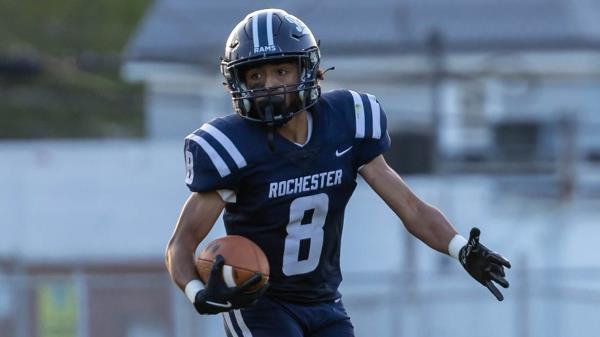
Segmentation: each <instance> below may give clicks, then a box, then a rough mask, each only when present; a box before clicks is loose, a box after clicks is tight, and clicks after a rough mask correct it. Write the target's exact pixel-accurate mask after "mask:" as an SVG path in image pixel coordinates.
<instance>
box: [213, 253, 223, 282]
mask: <svg viewBox="0 0 600 337" xmlns="http://www.w3.org/2000/svg"><path fill="white" fill-rule="evenodd" d="M224 264H225V259H224V258H223V256H222V255H217V256H215V261H213V266H212V269H211V270H210V274H211V276H214V277H217V276H219V274H220V273H221V270H223V265H224Z"/></svg>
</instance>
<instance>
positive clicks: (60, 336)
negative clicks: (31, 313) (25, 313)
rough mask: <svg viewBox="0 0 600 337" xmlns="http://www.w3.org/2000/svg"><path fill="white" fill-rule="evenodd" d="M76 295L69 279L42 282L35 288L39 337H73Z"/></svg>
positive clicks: (74, 333) (75, 321) (75, 318)
mask: <svg viewBox="0 0 600 337" xmlns="http://www.w3.org/2000/svg"><path fill="white" fill-rule="evenodd" d="M76 297H77V295H76V292H75V286H73V283H72V282H69V281H52V282H43V283H41V284H40V285H39V286H38V289H37V303H38V332H39V336H40V337H75V335H76V333H77V332H76V328H77V326H76V324H77V298H76Z"/></svg>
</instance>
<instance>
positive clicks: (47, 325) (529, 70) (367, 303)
mask: <svg viewBox="0 0 600 337" xmlns="http://www.w3.org/2000/svg"><path fill="white" fill-rule="evenodd" d="M265 7H278V8H283V9H286V10H288V11H289V12H290V13H293V14H295V15H296V16H298V17H299V18H301V19H302V20H303V21H304V22H305V23H306V24H307V25H308V26H309V27H310V28H311V30H312V32H313V33H314V34H315V36H316V37H317V38H319V39H320V40H321V47H322V54H323V59H322V65H323V67H324V68H326V67H330V66H335V67H336V70H335V71H331V72H328V73H327V76H326V80H325V81H324V82H323V83H322V86H323V88H324V90H328V89H333V88H340V87H342V88H351V89H353V90H359V91H364V92H369V93H372V94H374V95H376V96H377V97H378V99H379V100H380V102H381V103H382V105H383V107H384V109H385V110H386V113H387V115H388V120H389V125H390V127H389V129H390V133H391V135H392V149H391V150H390V151H389V153H388V154H387V155H386V158H387V159H388V161H389V162H390V163H391V164H392V165H393V166H394V167H395V168H396V169H397V170H398V171H399V172H400V173H401V174H402V175H403V177H404V178H405V179H406V180H407V182H408V183H409V185H410V186H411V187H412V188H413V189H414V190H415V191H416V192H417V194H419V195H420V196H421V197H422V198H423V199H425V200H427V201H428V202H430V203H432V204H434V205H436V206H438V207H439V208H440V209H442V210H443V211H444V213H445V214H446V215H447V216H448V218H449V219H450V220H451V221H452V222H453V223H454V225H455V226H456V227H457V228H458V229H459V230H460V231H461V232H462V233H463V235H466V234H467V233H468V231H469V229H470V228H471V227H472V226H475V225H476V226H479V227H480V228H482V230H483V237H482V241H483V242H484V243H485V244H486V245H487V246H489V247H493V248H494V249H497V250H498V251H499V252H501V253H502V254H504V255H506V256H507V257H509V258H510V259H511V261H512V262H513V266H514V268H513V270H511V271H510V272H509V277H508V279H509V281H510V282H511V288H510V289H508V290H506V291H504V293H505V297H506V300H505V301H504V302H502V303H497V302H496V301H495V300H494V299H493V297H492V296H491V295H490V294H489V293H488V292H487V290H486V289H485V288H483V287H481V286H479V285H478V284H476V283H474V281H473V280H471V279H470V277H469V276H468V275H467V274H466V273H465V272H464V271H463V270H462V268H461V267H460V265H459V264H458V263H456V262H455V261H453V260H452V259H450V258H448V257H446V256H443V255H441V254H437V253H435V252H433V251H431V250H430V249H428V248H426V247H424V245H423V244H421V243H420V242H417V241H415V240H414V239H413V238H411V237H409V236H408V235H407V234H406V232H405V231H404V230H403V229H402V226H401V225H400V222H399V220H397V218H396V217H395V216H394V215H393V213H392V212H391V211H390V210H389V209H388V208H387V207H386V206H385V204H383V203H382V202H381V200H380V199H379V198H378V197H377V196H376V195H375V194H374V193H373V192H372V191H371V190H370V189H369V188H368V187H367V186H366V185H365V184H364V183H363V182H362V181H359V186H358V188H357V191H356V192H355V195H354V197H353V199H352V200H351V202H350V205H349V206H348V209H347V216H346V226H345V233H344V239H343V240H344V244H343V246H344V249H343V253H342V267H343V270H344V273H345V279H344V282H343V284H342V292H343V293H344V295H345V297H344V301H345V303H346V305H347V307H348V310H349V313H350V315H351V316H352V318H353V321H354V325H355V327H356V332H357V336H390V337H391V336H394V337H395V336H422V337H429V336H439V335H445V336H480V335H481V331H486V335H487V336H490V337H494V336H515V337H529V336H550V337H562V336H592V335H595V333H596V331H598V330H599V329H600V322H598V320H597V319H595V318H596V316H597V310H598V306H599V305H600V287H599V286H598V284H599V282H598V281H599V280H600V254H599V253H597V252H596V251H595V244H596V240H597V239H596V238H598V237H600V227H599V226H598V225H599V220H598V219H599V218H600V212H599V211H598V207H599V206H600V21H598V20H597V19H598V17H599V15H600V2H598V1H594V0H521V1H512V0H507V1H496V0H479V1H473V0H455V1H450V2H449V1H442V0H403V1H391V0H371V1H356V0H351V1H339V0H336V1H327V2H323V1H285V2H281V1H279V2H278V1H253V2H248V1H241V0H232V1H228V2H206V1H205V2H201V1H190V0H156V1H154V2H150V1H147V0H136V1H131V2H127V4H125V3H121V2H118V1H115V0H102V1H98V2H94V3H93V4H91V3H88V2H83V1H80V0H62V1H58V2H55V3H52V4H50V3H49V4H45V5H44V6H41V5H39V4H37V3H34V2H32V1H23V2H19V3H18V4H17V3H15V4H11V5H7V7H6V10H3V11H1V14H0V15H1V17H2V20H0V21H1V22H2V23H0V27H2V29H1V33H0V97H2V102H0V118H1V119H0V137H1V138H2V140H0V233H1V234H0V336H2V337H5V336H6V337H26V336H35V337H37V336H40V337H42V336H43V337H58V336H62V337H70V336H73V337H96V336H98V337H100V336H123V337H136V336H150V337H154V336H156V337H159V336H176V337H188V336H208V337H212V336H223V335H224V333H223V332H222V323H221V321H220V317H200V316H198V315H197V314H195V312H194V310H193V308H192V307H191V306H190V305H189V304H188V303H187V302H186V300H185V298H184V296H183V295H182V294H181V293H180V292H179V291H178V290H177V289H176V288H175V287H174V286H173V285H172V284H171V283H170V281H169V279H168V276H167V274H166V271H165V270H164V267H163V252H164V247H165V245H166V242H167V240H168V239H169V237H170V235H171V232H172V230H173V225H174V222H175V220H176V218H177V216H178V212H179V210H180V207H181V204H182V203H183V201H184V200H185V198H186V197H187V195H188V192H187V189H186V188H185V186H184V182H183V181H184V165H183V164H184V163H183V156H182V151H181V150H182V146H183V142H182V138H183V137H184V136H185V135H187V134H188V133H190V132H191V131H193V130H194V129H196V128H198V127H199V126H200V125H201V124H202V123H203V122H204V121H206V120H208V119H210V118H212V117H215V116H219V115H223V114H227V113H230V112H231V101H230V98H229V96H228V94H227V93H226V92H225V90H224V89H223V87H222V84H221V82H222V80H221V75H220V73H219V71H218V64H219V56H220V55H222V53H223V45H224V41H225V38H226V37H227V35H228V34H229V32H230V30H231V29H232V28H233V27H234V25H235V24H236V23H237V22H238V21H239V20H241V19H242V18H243V17H244V16H245V15H246V14H247V13H248V12H251V11H253V10H256V9H260V8H265ZM31 18H35V19H36V20H35V21H36V23H35V24H32V23H31V21H30V20H29V19H31ZM32 27H35V28H32ZM223 233H224V232H223V228H222V224H220V223H219V224H217V225H216V226H215V229H214V230H213V232H212V233H211V235H210V237H209V238H208V239H210V238H214V237H217V236H220V235H223ZM365 233H368V235H366V234H365Z"/></svg>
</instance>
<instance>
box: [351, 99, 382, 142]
mask: <svg viewBox="0 0 600 337" xmlns="http://www.w3.org/2000/svg"><path fill="white" fill-rule="evenodd" d="M348 91H349V92H350V94H352V100H353V101H354V117H355V121H356V132H355V135H354V137H355V138H373V139H381V129H382V125H381V106H380V105H379V102H377V99H376V98H375V96H373V95H371V94H362V93H357V92H355V91H352V90H348Z"/></svg>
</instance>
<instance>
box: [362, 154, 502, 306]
mask: <svg viewBox="0 0 600 337" xmlns="http://www.w3.org/2000/svg"><path fill="white" fill-rule="evenodd" d="M360 174H361V175H362V177H363V178H364V179H365V180H366V181H367V183H368V184H369V185H370V186H371V188H373V190H374V191H375V192H376V193H377V194H378V195H379V196H380V197H381V198H382V199H383V200H384V201H385V202H386V203H387V204H388V206H390V208H391V209H392V210H393V211H394V212H395V213H396V214H397V215H398V217H400V219H401V220H402V222H403V223H404V226H405V227H406V229H407V230H408V231H409V232H410V233H411V234H413V235H414V236H416V237H417V238H419V239H420V240H421V241H423V242H424V243H426V244H427V245H429V246H430V247H432V248H434V249H436V250H437V251H439V252H442V253H447V254H449V255H451V256H453V257H455V258H457V259H458V260H459V261H460V263H461V265H462V266H463V267H464V268H465V270H466V271H467V272H468V273H469V275H471V276H472V277H473V278H474V279H475V280H477V282H479V283H481V284H482V285H483V286H484V287H486V288H488V289H489V290H490V292H491V293H492V294H493V295H494V296H495V297H496V298H497V299H498V300H499V301H502V300H503V299H504V296H503V295H502V293H501V292H500V291H499V290H498V288H496V286H495V285H494V283H493V282H495V283H497V284H499V285H500V286H502V287H504V288H508V286H509V283H508V281H507V280H506V279H505V276H506V275H505V272H504V268H505V267H506V268H510V266H511V265H510V262H509V261H508V260H507V259H505V258H504V257H502V256H501V255H500V254H498V253H496V252H494V251H491V250H490V249H488V248H487V247H485V246H484V245H483V244H481V243H479V236H480V231H479V229H478V228H473V229H472V230H471V233H470V236H469V240H468V241H467V240H465V239H464V238H463V237H462V236H460V235H458V233H457V232H456V230H455V229H454V227H453V226H452V225H451V224H450V222H448V220H447V219H446V218H445V217H444V215H443V214H442V213H441V212H440V211H439V210H438V209H436V208H435V207H433V206H431V205H428V204H427V203H425V202H423V201H422V200H420V199H419V198H418V197H417V196H416V195H415V194H414V193H413V192H412V191H411V190H410V188H409V187H408V186H407V185H406V183H404V181H403V180H402V178H400V176H399V175H398V174H397V173H396V172H395V171H394V170H393V169H392V168H391V167H389V165H387V163H386V162H385V159H384V158H383V156H382V155H379V156H378V157H376V158H375V159H373V160H372V161H371V162H369V163H368V164H366V165H365V166H364V167H363V168H362V169H361V171H360Z"/></svg>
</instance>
